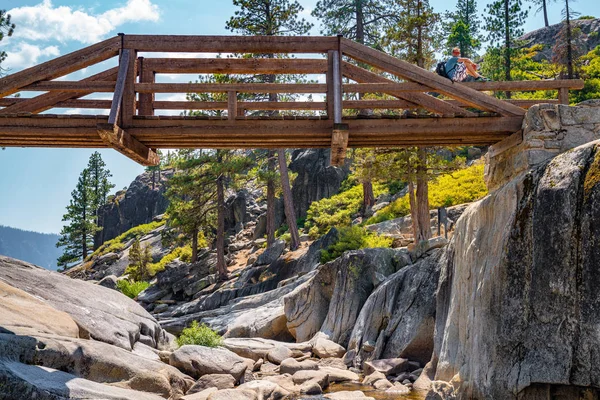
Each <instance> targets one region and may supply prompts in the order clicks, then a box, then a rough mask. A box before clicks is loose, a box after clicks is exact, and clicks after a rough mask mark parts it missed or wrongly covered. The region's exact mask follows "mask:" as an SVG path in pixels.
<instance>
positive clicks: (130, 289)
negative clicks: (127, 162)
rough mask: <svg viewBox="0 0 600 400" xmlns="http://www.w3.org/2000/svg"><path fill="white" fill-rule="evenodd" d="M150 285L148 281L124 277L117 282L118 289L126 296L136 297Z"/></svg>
mask: <svg viewBox="0 0 600 400" xmlns="http://www.w3.org/2000/svg"><path fill="white" fill-rule="evenodd" d="M148 286H150V284H149V283H148V282H135V281H130V280H128V279H122V280H120V281H118V282H117V289H119V290H120V291H121V293H123V294H124V295H125V296H127V297H131V298H132V299H135V298H136V297H137V296H138V294H140V293H141V292H143V291H144V290H146V289H147V288H148Z"/></svg>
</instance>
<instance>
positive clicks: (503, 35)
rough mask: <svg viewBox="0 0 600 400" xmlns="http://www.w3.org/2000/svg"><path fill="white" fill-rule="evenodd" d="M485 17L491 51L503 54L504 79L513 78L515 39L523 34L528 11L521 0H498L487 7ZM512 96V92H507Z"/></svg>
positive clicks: (508, 95)
mask: <svg viewBox="0 0 600 400" xmlns="http://www.w3.org/2000/svg"><path fill="white" fill-rule="evenodd" d="M486 11H487V13H488V16H486V17H485V29H486V30H487V31H488V36H487V39H488V40H489V41H490V45H491V47H490V49H489V52H491V53H496V54H499V55H501V56H502V59H503V64H504V65H503V67H504V68H503V69H504V79H505V80H507V81H510V80H511V58H512V57H513V56H514V53H515V50H516V48H515V40H516V39H517V38H518V37H519V36H521V35H523V32H524V31H523V25H524V24H525V19H526V18H527V14H528V11H527V10H526V9H523V5H522V1H521V0H496V1H495V2H493V3H491V4H489V5H488V6H487V7H486ZM507 97H510V93H507Z"/></svg>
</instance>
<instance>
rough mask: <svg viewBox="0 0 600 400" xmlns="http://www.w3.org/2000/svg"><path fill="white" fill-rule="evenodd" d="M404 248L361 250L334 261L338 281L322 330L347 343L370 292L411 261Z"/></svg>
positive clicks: (330, 336) (340, 341)
mask: <svg viewBox="0 0 600 400" xmlns="http://www.w3.org/2000/svg"><path fill="white" fill-rule="evenodd" d="M410 262H411V261H410V257H409V255H408V253H407V252H406V251H405V250H394V249H362V250H355V251H349V252H346V253H344V254H343V255H342V256H340V257H338V258H337V259H335V260H334V261H331V263H332V264H333V268H335V270H336V271H337V273H336V281H335V286H334V289H333V294H332V296H331V301H330V303H329V310H328V312H327V316H326V317H325V320H324V321H323V325H322V326H321V330H320V331H321V332H323V333H324V334H325V335H327V336H328V337H329V339H330V340H332V341H334V342H336V343H338V344H340V345H342V346H347V345H348V341H349V340H350V333H351V332H352V328H353V327H354V325H355V323H356V319H357V318H358V314H359V313H360V310H361V309H362V308H363V306H364V304H365V302H366V301H367V299H368V298H369V295H370V294H371V292H372V291H373V290H374V289H375V288H376V287H377V286H379V285H380V284H381V283H382V282H383V281H385V280H386V278H387V277H388V276H389V275H391V274H393V273H394V272H396V271H398V270H399V269H401V268H403V267H405V266H406V265H408V264H410Z"/></svg>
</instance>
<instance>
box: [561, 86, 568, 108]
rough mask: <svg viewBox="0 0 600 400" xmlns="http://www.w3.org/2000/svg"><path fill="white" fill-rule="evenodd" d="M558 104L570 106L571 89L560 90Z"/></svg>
mask: <svg viewBox="0 0 600 400" xmlns="http://www.w3.org/2000/svg"><path fill="white" fill-rule="evenodd" d="M558 102H559V103H560V104H566V105H569V89H565V88H561V89H559V90H558Z"/></svg>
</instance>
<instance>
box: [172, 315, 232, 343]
mask: <svg viewBox="0 0 600 400" xmlns="http://www.w3.org/2000/svg"><path fill="white" fill-rule="evenodd" d="M177 344H178V345H179V346H184V345H186V344H195V345H198V346H206V347H219V346H220V345H221V344H223V338H222V337H221V336H220V335H219V334H218V333H217V332H215V331H213V330H212V329H210V328H209V327H208V326H206V325H204V324H202V325H200V324H198V321H193V322H192V325H191V326H190V327H189V328H185V329H184V330H183V331H182V332H181V335H180V336H179V337H178V338H177Z"/></svg>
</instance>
